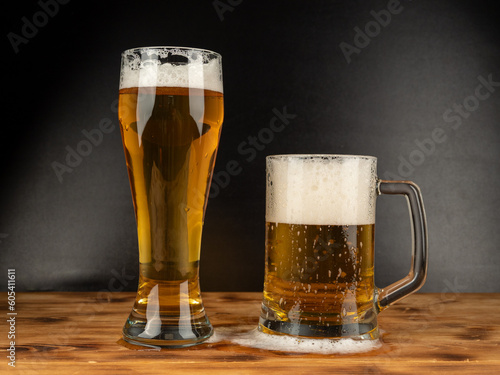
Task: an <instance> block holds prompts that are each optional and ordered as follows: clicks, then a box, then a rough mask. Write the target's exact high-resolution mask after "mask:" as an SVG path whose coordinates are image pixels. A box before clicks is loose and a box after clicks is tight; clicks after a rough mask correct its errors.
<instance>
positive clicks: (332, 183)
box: [259, 156, 377, 338]
mask: <svg viewBox="0 0 500 375" xmlns="http://www.w3.org/2000/svg"><path fill="white" fill-rule="evenodd" d="M374 163H375V161H374V160H372V159H370V158H368V159H362V160H345V159H341V160H340V159H336V158H331V157H326V156H325V157H321V156H319V157H309V158H308V157H304V158H300V157H299V158H288V157H287V156H275V157H268V159H267V172H268V181H267V209H266V221H267V223H266V268H265V280H264V299H263V303H262V313H261V318H260V323H259V329H260V330H261V331H263V332H266V333H271V334H289V335H297V336H304V337H329V338H336V337H350V338H375V337H376V336H377V333H376V332H377V331H376V324H377V321H376V311H375V309H374V301H373V298H374V282H373V258H374V223H375V221H374V210H375V186H376V183H375V176H374V174H373V169H374Z"/></svg>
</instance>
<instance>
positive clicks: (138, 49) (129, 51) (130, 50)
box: [122, 46, 222, 59]
mask: <svg viewBox="0 0 500 375" xmlns="http://www.w3.org/2000/svg"><path fill="white" fill-rule="evenodd" d="M144 50H172V51H175V50H183V51H196V52H200V53H203V54H205V55H216V56H218V58H219V59H220V58H222V55H221V54H220V53H218V52H215V51H212V50H209V49H205V48H197V47H180V46H146V47H135V48H128V49H126V50H125V51H123V52H122V56H124V55H127V54H132V53H138V52H141V51H144Z"/></svg>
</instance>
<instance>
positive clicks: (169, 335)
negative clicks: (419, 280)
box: [118, 47, 224, 347]
mask: <svg viewBox="0 0 500 375" xmlns="http://www.w3.org/2000/svg"><path fill="white" fill-rule="evenodd" d="M222 92H223V90H222V62H221V56H220V55H219V54H217V53H215V52H212V51H207V50H200V49H192V48H183V47H145V48H136V49H130V50H127V51H125V52H123V54H122V67H121V76H120V92H119V106H118V115H119V118H120V130H121V134H122V141H123V147H124V150H125V159H126V162H127V169H128V175H129V180H130V187H131V190H132V199H133V202H134V209H135V216H136V221H137V235H138V242H139V264H140V265H139V267H140V269H139V287H138V291H137V297H136V300H135V304H134V307H133V309H132V312H131V313H130V315H129V318H128V319H127V321H126V323H125V326H124V328H123V337H124V339H125V340H126V341H128V342H130V343H133V344H138V345H154V346H167V347H184V346H189V345H194V344H197V343H200V342H202V341H203V340H205V339H207V338H208V337H209V336H210V335H211V334H212V332H213V329H212V326H211V324H210V322H209V320H208V318H207V316H206V314H205V309H204V307H203V303H202V300H201V295H200V285H199V280H198V274H199V261H200V246H201V234H202V228H203V220H204V215H205V208H206V205H207V201H208V192H209V188H210V181H211V177H212V172H213V167H214V164H215V156H216V154H217V148H218V145H219V137H220V131H221V126H222V119H223V116H224V108H223V94H222Z"/></svg>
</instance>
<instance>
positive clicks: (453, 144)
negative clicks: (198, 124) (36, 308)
mask: <svg viewBox="0 0 500 375" xmlns="http://www.w3.org/2000/svg"><path fill="white" fill-rule="evenodd" d="M42 2H43V0H42ZM49 2H50V3H51V4H53V2H51V1H49ZM9 4H10V6H11V8H10V10H9V11H4V12H3V22H2V24H3V35H4V38H3V41H4V44H3V51H2V53H3V56H2V57H3V58H2V61H3V66H4V75H3V77H4V95H3V105H2V115H3V116H2V117H3V121H2V123H3V129H2V133H1V134H2V135H1V138H0V139H1V140H0V142H1V143H0V153H1V155H0V156H1V160H3V163H2V168H1V172H0V176H1V181H2V184H1V189H2V190H1V195H0V207H1V213H0V241H1V242H0V253H1V260H0V264H1V266H2V267H1V268H0V269H1V270H3V271H2V272H4V273H5V274H4V276H5V277H3V276H2V275H1V274H0V286H1V287H2V290H4V289H5V288H6V281H7V278H6V273H7V268H15V269H16V275H17V290H18V291H21V290H102V289H106V288H109V287H110V280H113V278H116V277H117V276H116V275H117V274H118V275H121V278H122V281H124V282H123V283H122V285H123V286H124V287H125V289H126V290H135V288H136V286H137V274H138V251H137V237H136V236H137V234H136V228H135V220H134V213H133V207H132V199H131V194H130V188H129V183H128V178H127V172H126V167H125V159H124V154H123V148H122V144H121V138H120V131H119V128H118V120H117V115H116V99H117V95H118V80H119V70H120V54H121V52H122V51H123V50H125V49H128V48H132V47H139V46H153V45H179V46H190V47H200V48H207V49H212V50H215V51H217V52H220V53H221V54H222V56H223V70H224V90H225V92H224V94H225V110H226V115H225V121H224V126H223V131H222V139H221V143H220V149H219V154H218V157H217V163H216V170H215V172H216V173H218V172H220V171H223V170H225V168H226V165H227V163H228V162H229V161H231V160H235V161H237V162H238V163H239V164H240V165H241V167H242V170H241V173H239V174H238V175H237V176H233V177H232V178H231V180H230V182H229V183H228V184H227V186H225V187H223V188H222V187H221V186H219V187H221V189H220V192H219V194H213V195H216V196H214V197H212V198H211V199H210V200H209V204H208V209H207V213H206V217H205V219H206V221H205V228H204V235H203V244H202V263H201V283H202V290H204V291H234V290H245V291H250V290H253V291H260V290H262V282H263V273H264V209H265V184H264V183H265V162H264V161H265V156H266V155H270V154H279V153H352V154H367V155H373V156H377V157H378V158H379V167H378V170H379V175H380V177H381V178H384V177H389V178H390V177H392V178H395V177H397V176H396V175H399V176H400V177H401V178H404V179H409V180H413V181H415V182H416V183H417V184H419V185H420V187H421V189H422V193H423V195H424V200H425V205H426V210H427V218H428V227H429V247H430V260H429V275H428V279H427V283H426V285H425V286H424V288H423V289H422V290H423V291H427V292H446V291H452V292H500V251H499V248H498V244H499V243H500V231H499V224H500V210H499V209H500V192H499V189H498V187H499V184H500V174H499V171H500V147H499V146H500V129H499V120H500V105H499V104H500V87H492V88H491V90H492V91H493V92H489V91H487V89H486V88H482V89H481V90H482V91H480V93H481V94H482V95H486V94H487V93H490V95H489V97H488V98H486V99H484V100H477V99H476V102H475V101H474V98H470V96H471V95H474V94H475V89H476V87H478V85H480V83H481V82H480V80H479V79H480V78H479V77H480V76H481V77H483V78H485V79H486V80H487V79H488V76H489V75H491V78H492V79H493V80H494V81H496V82H499V81H500V49H499V36H500V34H499V31H500V27H499V24H500V22H499V20H500V17H499V16H500V12H498V10H497V8H496V7H495V4H496V2H495V1H477V0H476V1H457V0H455V1H451V0H450V1H432V0H418V1H417V0H414V1H404V0H402V1H401V3H400V5H399V7H398V8H397V9H399V10H400V12H399V13H398V14H392V16H391V20H390V21H388V22H387V25H386V26H384V27H380V30H379V31H378V33H377V30H376V25H374V24H373V22H372V21H373V20H374V15H373V13H371V11H375V12H377V13H378V12H380V11H382V10H384V9H387V6H388V2H387V1H249V0H245V1H236V0H232V2H231V3H230V2H229V0H221V1H219V2H213V1H164V2H158V1H101V2H95V1H85V2H77V1H70V2H68V3H67V4H64V5H63V4H59V6H58V9H56V8H55V7H54V6H52V10H51V12H52V15H49V16H45V18H44V16H43V15H41V14H40V13H38V12H40V11H41V9H42V8H41V5H40V4H39V3H37V2H36V1H23V2H17V3H13V2H11V3H9ZM221 4H226V8H224V9H222V5H221ZM230 4H233V5H230ZM217 7H218V8H219V11H217V9H216V8H217ZM24 17H26V18H24ZM34 17H35V18H36V21H37V22H38V24H39V25H42V26H40V27H37V29H38V31H37V32H36V34H35V35H31V34H33V33H34V32H33V30H31V34H30V37H29V38H26V39H25V42H23V43H21V44H19V45H18V51H17V53H16V51H15V49H14V48H13V46H12V43H11V42H10V41H9V35H10V36H11V37H12V34H9V33H14V34H17V35H19V36H22V32H23V24H24V23H25V20H28V21H31V22H33V18H34ZM370 22H371V23H370ZM367 26H368V27H369V30H371V32H372V35H374V36H373V37H372V38H370V41H369V44H368V45H367V46H365V47H363V48H360V49H359V50H357V52H358V53H353V54H352V55H351V56H350V59H351V61H350V63H348V62H347V60H346V58H345V56H344V54H343V52H342V50H341V48H340V44H341V43H348V44H350V45H351V46H355V44H354V39H355V37H356V34H357V29H355V28H356V27H359V28H360V29H361V30H365V28H366V27H367ZM370 27H372V29H370ZM24 32H25V33H28V34H29V30H27V29H26V27H25V30H24ZM375 34H376V35H375ZM361 42H362V41H361ZM365 42H366V40H365ZM359 43H360V41H359V40H358V44H359ZM464 101H465V102H466V103H465V104H468V107H469V109H471V107H473V108H472V109H473V110H470V111H465V112H463V118H462V119H461V120H460V124H459V123H458V120H457V119H458V118H459V117H454V120H453V119H450V118H448V122H447V121H446V120H445V118H443V115H444V114H445V113H446V111H447V110H453V111H455V109H454V108H458V107H454V106H455V105H462V106H463V105H464ZM285 107H286V111H287V112H288V113H290V114H294V115H296V118H294V119H292V120H290V123H289V124H288V125H287V127H286V128H285V130H283V131H282V132H280V133H276V134H274V138H273V139H272V141H269V143H268V144H263V147H261V148H263V149H261V150H256V156H255V158H254V159H253V160H248V159H249V158H250V155H249V154H242V153H241V152H239V151H238V146H239V145H240V144H241V143H242V142H246V141H248V137H251V136H258V135H259V132H260V131H261V130H262V129H264V128H267V127H268V126H269V122H270V120H271V119H272V118H273V116H274V113H273V109H274V108H275V109H277V110H278V111H283V109H284V108H285ZM450 116H457V112H456V111H455V112H454V113H453V114H450ZM106 119H111V120H112V122H113V124H114V129H113V131H112V132H110V133H108V134H104V136H103V141H102V142H101V143H100V144H99V145H97V146H95V147H94V148H93V149H92V151H91V152H90V154H89V155H88V156H85V157H83V158H82V161H81V162H80V164H79V165H77V166H76V167H74V168H73V170H72V172H71V173H69V172H68V173H64V174H63V175H62V176H61V177H62V181H59V179H58V177H57V176H56V173H55V172H54V170H53V167H52V163H53V162H59V163H63V164H64V163H65V158H66V154H67V153H68V151H67V147H71V148H73V149H75V148H76V147H77V145H78V143H79V142H80V141H82V140H83V139H85V138H84V136H83V134H82V130H87V131H90V130H92V129H96V128H98V125H99V123H100V122H101V121H103V120H104V121H105V120H106ZM452 120H453V121H452ZM458 125H460V126H458ZM436 129H437V130H436ZM439 129H442V130H439ZM262 134H263V133H262ZM433 134H440V136H439V137H437V139H439V141H440V143H436V141H432V136H433ZM444 138H445V139H444ZM443 139H444V140H443ZM418 144H420V145H421V146H422V145H424V146H425V147H426V151H425V154H424V153H423V152H422V151H418V150H419V146H418ZM432 145H433V146H432ZM410 160H412V161H413V164H414V165H413V166H412V167H411V168H410V167H409V165H410V164H407V163H410ZM404 165H405V166H404ZM219 185H220V184H219ZM213 191H214V190H213ZM410 234H411V233H410V226H409V218H408V213H407V206H406V203H405V200H404V198H401V197H381V198H379V200H378V210H377V242H376V282H377V285H378V286H380V287H382V286H384V285H387V284H389V283H391V282H393V281H395V280H397V279H399V278H401V277H403V276H404V275H405V274H406V273H407V272H408V270H409V267H410V246H411V240H410Z"/></svg>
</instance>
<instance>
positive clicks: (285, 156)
mask: <svg viewBox="0 0 500 375" xmlns="http://www.w3.org/2000/svg"><path fill="white" fill-rule="evenodd" d="M266 159H269V160H279V159H281V160H283V159H366V160H377V157H375V156H369V155H351V154H278V155H268V156H266Z"/></svg>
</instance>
